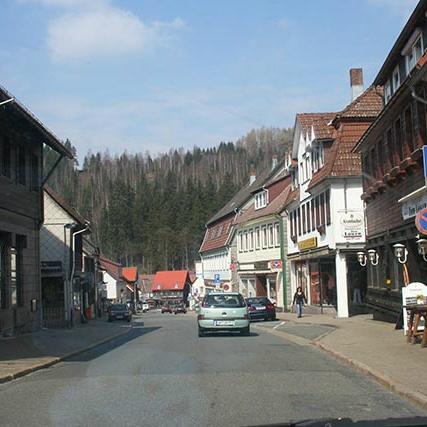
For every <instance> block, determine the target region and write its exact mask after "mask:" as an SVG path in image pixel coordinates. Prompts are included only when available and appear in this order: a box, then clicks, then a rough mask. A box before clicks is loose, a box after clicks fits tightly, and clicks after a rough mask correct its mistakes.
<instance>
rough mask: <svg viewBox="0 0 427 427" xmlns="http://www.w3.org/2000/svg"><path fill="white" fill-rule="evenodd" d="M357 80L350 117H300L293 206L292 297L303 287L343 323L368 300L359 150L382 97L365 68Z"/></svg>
mask: <svg viewBox="0 0 427 427" xmlns="http://www.w3.org/2000/svg"><path fill="white" fill-rule="evenodd" d="M350 76H351V89H352V94H353V100H352V102H351V103H350V104H349V105H348V106H347V107H346V108H345V109H344V110H343V111H341V112H340V113H313V114H312V113H309V114H297V116H296V121H295V128H294V140H293V152H292V155H293V163H292V166H291V174H292V188H293V191H292V193H291V197H290V202H289V204H288V205H287V207H286V213H287V215H288V260H289V261H290V263H291V285H292V291H293V292H295V291H296V288H297V287H299V286H300V287H302V289H303V291H304V293H305V294H306V296H307V299H308V303H309V305H311V306H314V307H318V308H319V310H320V311H321V312H323V311H329V312H337V315H338V316H339V317H348V316H349V312H350V306H351V304H352V303H355V304H356V303H357V304H360V303H361V302H362V292H363V287H364V286H365V282H366V279H365V275H364V272H363V270H362V269H361V267H360V265H359V263H358V261H357V252H358V251H360V249H361V248H363V246H364V242H365V230H364V212H363V203H362V201H361V199H360V196H361V194H362V177H361V166H360V156H358V155H355V153H352V152H351V151H352V149H353V148H354V146H355V145H356V143H357V142H358V141H359V139H360V138H361V137H362V135H363V134H364V132H365V131H366V130H367V129H368V127H369V126H370V124H371V123H372V121H373V120H374V119H375V118H376V116H377V115H378V112H379V110H380V108H381V99H382V98H381V93H380V92H378V91H377V90H376V88H373V87H371V88H369V89H368V90H366V91H365V92H363V76H362V70H360V69H353V70H350ZM361 92H363V93H361ZM356 290H357V291H356Z"/></svg>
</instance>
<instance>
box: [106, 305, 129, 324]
mask: <svg viewBox="0 0 427 427" xmlns="http://www.w3.org/2000/svg"><path fill="white" fill-rule="evenodd" d="M113 320H127V321H128V322H130V321H131V320H132V312H131V310H130V309H129V308H128V306H127V305H126V304H112V305H111V306H110V307H109V309H108V321H109V322H112V321H113Z"/></svg>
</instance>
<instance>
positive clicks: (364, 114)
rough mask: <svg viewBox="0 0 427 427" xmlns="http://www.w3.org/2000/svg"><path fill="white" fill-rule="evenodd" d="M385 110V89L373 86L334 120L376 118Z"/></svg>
mask: <svg viewBox="0 0 427 427" xmlns="http://www.w3.org/2000/svg"><path fill="white" fill-rule="evenodd" d="M382 108H383V89H382V88H381V87H374V86H371V87H369V88H368V89H366V90H365V92H363V93H362V94H361V95H360V96H358V97H357V98H356V99H355V100H354V101H352V102H351V103H350V104H349V105H347V107H345V108H344V110H342V111H341V113H338V114H337V115H336V117H335V119H334V122H335V121H336V120H337V119H340V118H345V117H359V118H373V119H374V118H375V117H377V116H378V114H379V113H380V111H381V109H382Z"/></svg>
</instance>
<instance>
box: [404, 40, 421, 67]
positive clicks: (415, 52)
mask: <svg viewBox="0 0 427 427" xmlns="http://www.w3.org/2000/svg"><path fill="white" fill-rule="evenodd" d="M422 54H423V41H422V38H421V34H420V35H419V36H418V37H417V39H416V40H415V42H414V44H413V45H412V46H411V47H410V48H409V49H408V53H407V54H406V72H407V73H409V72H410V71H411V70H412V68H414V67H415V65H416V63H417V62H418V60H419V59H420V58H421V55H422Z"/></svg>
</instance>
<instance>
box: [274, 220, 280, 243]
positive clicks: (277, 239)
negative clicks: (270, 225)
mask: <svg viewBox="0 0 427 427" xmlns="http://www.w3.org/2000/svg"><path fill="white" fill-rule="evenodd" d="M274 231H275V233H274V238H275V242H274V243H275V246H276V248H278V247H279V246H280V224H279V223H278V222H275V223H274Z"/></svg>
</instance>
